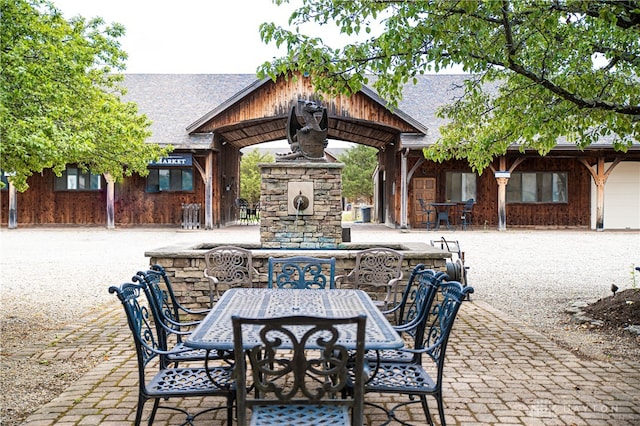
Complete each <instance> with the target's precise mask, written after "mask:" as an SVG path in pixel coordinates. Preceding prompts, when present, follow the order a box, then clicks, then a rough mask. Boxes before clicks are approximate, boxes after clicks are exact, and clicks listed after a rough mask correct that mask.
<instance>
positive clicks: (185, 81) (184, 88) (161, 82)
mask: <svg viewBox="0 0 640 426" xmlns="http://www.w3.org/2000/svg"><path fill="white" fill-rule="evenodd" d="M463 79H464V75H424V76H420V77H418V84H417V85H415V86H414V85H413V84H409V85H407V87H406V88H405V96H404V99H403V100H402V102H400V104H399V105H398V108H399V110H400V111H397V112H398V114H400V115H401V116H403V117H404V118H405V119H407V120H410V121H412V122H414V123H416V125H419V126H421V127H423V128H425V129H428V131H427V135H426V137H419V138H416V137H415V136H408V137H407V140H404V139H403V143H406V144H409V145H410V144H412V143H413V144H420V145H424V144H425V143H432V142H433V141H435V140H436V139H437V137H438V136H439V132H438V127H439V126H440V125H442V124H443V123H444V120H442V119H439V118H437V117H436V116H435V112H436V109H437V108H438V107H439V106H441V105H444V104H446V103H448V102H450V101H451V100H452V99H453V98H454V95H455V94H456V93H457V94H459V91H460V89H458V90H457V92H456V90H454V89H455V88H456V87H458V88H459V87H460V86H461V84H462V81H463ZM256 80H257V77H256V76H255V75H253V74H126V75H125V81H124V85H125V87H126V88H127V89H128V93H127V95H126V97H125V99H126V100H128V101H133V102H136V103H137V104H138V106H139V110H140V112H141V113H144V114H146V115H147V116H148V117H149V119H151V120H152V123H153V124H152V126H151V131H152V132H153V136H152V137H151V138H150V141H152V142H155V143H158V144H161V145H168V144H172V145H173V146H175V147H180V148H186V149H188V148H200V149H206V148H208V146H209V144H210V143H211V138H210V137H208V136H207V135H197V134H193V135H189V134H188V132H187V127H188V126H190V125H192V124H193V123H194V122H196V121H197V120H199V119H201V117H204V116H206V115H207V114H209V113H210V112H211V111H212V110H215V109H216V108H217V107H219V106H221V105H223V104H224V103H225V102H226V101H227V100H229V99H230V98H233V97H234V96H235V95H236V94H238V93H240V92H242V91H243V90H245V89H246V88H247V87H248V86H250V85H252V84H254V83H255V82H256ZM364 90H365V91H366V92H367V93H368V94H370V95H375V91H373V90H372V89H370V88H368V87H367V88H365V89H364Z"/></svg>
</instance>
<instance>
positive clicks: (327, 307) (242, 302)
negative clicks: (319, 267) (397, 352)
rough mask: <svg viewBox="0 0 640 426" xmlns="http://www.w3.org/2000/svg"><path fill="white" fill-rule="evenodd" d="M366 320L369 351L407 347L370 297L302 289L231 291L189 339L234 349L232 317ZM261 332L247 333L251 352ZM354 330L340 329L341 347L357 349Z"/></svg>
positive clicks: (211, 346)
mask: <svg viewBox="0 0 640 426" xmlns="http://www.w3.org/2000/svg"><path fill="white" fill-rule="evenodd" d="M363 313H364V314H366V315H367V326H366V336H365V348H366V349H372V350H376V349H393V348H400V347H402V345H403V342H402V339H401V338H400V336H399V335H398V333H397V332H396V331H395V330H394V329H393V327H392V326H391V324H390V323H389V321H387V319H386V318H385V317H384V315H382V314H381V313H380V310H379V309H378V308H377V307H376V306H375V305H374V304H373V302H372V301H371V298H370V297H369V296H368V295H367V293H365V292H364V291H362V290H346V289H344V290H340V289H332V290H315V289H314V290H298V289H266V288H265V289H262V288H232V289H229V290H227V291H225V293H224V294H223V295H222V297H221V298H220V300H219V301H218V303H216V304H215V306H214V307H213V309H212V310H211V312H210V313H209V314H208V315H207V317H206V318H205V319H204V320H203V321H202V323H201V324H200V325H199V326H198V327H197V328H196V329H195V330H194V331H193V333H192V334H191V335H190V336H189V338H188V339H187V340H186V344H187V345H189V346H191V347H193V348H200V349H221V350H231V349H233V329H232V326H231V317H232V316H233V315H237V316H241V317H248V318H275V317H284V316H292V315H305V316H315V317H324V318H345V317H353V316H356V315H359V314H363ZM259 330H260V328H259V327H256V328H254V329H250V330H246V332H247V334H248V336H247V335H244V337H245V343H246V346H247V347H252V346H254V345H256V344H258V343H259V342H260V340H259V338H258V332H259ZM353 338H355V327H353V330H351V329H349V328H347V327H346V326H345V329H344V330H342V329H341V330H340V343H341V344H343V345H344V346H345V347H347V348H353V347H355V342H354V341H353Z"/></svg>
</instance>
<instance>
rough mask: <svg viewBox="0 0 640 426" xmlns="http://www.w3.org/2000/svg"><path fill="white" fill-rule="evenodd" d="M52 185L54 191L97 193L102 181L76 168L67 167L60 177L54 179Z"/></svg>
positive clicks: (98, 176) (97, 176)
mask: <svg viewBox="0 0 640 426" xmlns="http://www.w3.org/2000/svg"><path fill="white" fill-rule="evenodd" d="M53 185H54V186H53V188H54V190H55V191H98V190H100V189H101V188H102V179H101V176H100V175H94V174H93V173H89V172H83V171H82V170H80V169H78V168H77V167H67V170H65V171H64V172H62V176H60V177H58V176H56V177H55V179H54V184H53Z"/></svg>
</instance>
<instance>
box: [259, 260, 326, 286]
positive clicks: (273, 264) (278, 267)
mask: <svg viewBox="0 0 640 426" xmlns="http://www.w3.org/2000/svg"><path fill="white" fill-rule="evenodd" d="M268 262H269V269H268V275H269V277H268V284H267V286H268V288H294V289H301V288H311V289H314V288H315V289H325V288H328V289H333V288H336V283H335V279H336V277H335V274H336V258H335V257H332V258H330V259H321V258H318V257H309V256H294V257H270V258H269V261H268Z"/></svg>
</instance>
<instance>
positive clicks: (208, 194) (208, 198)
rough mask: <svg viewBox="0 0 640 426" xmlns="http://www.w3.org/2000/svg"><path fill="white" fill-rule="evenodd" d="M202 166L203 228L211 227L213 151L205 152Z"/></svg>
mask: <svg viewBox="0 0 640 426" xmlns="http://www.w3.org/2000/svg"><path fill="white" fill-rule="evenodd" d="M204 167H205V179H204V229H213V152H209V153H208V154H207V159H206V163H205V166H204Z"/></svg>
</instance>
